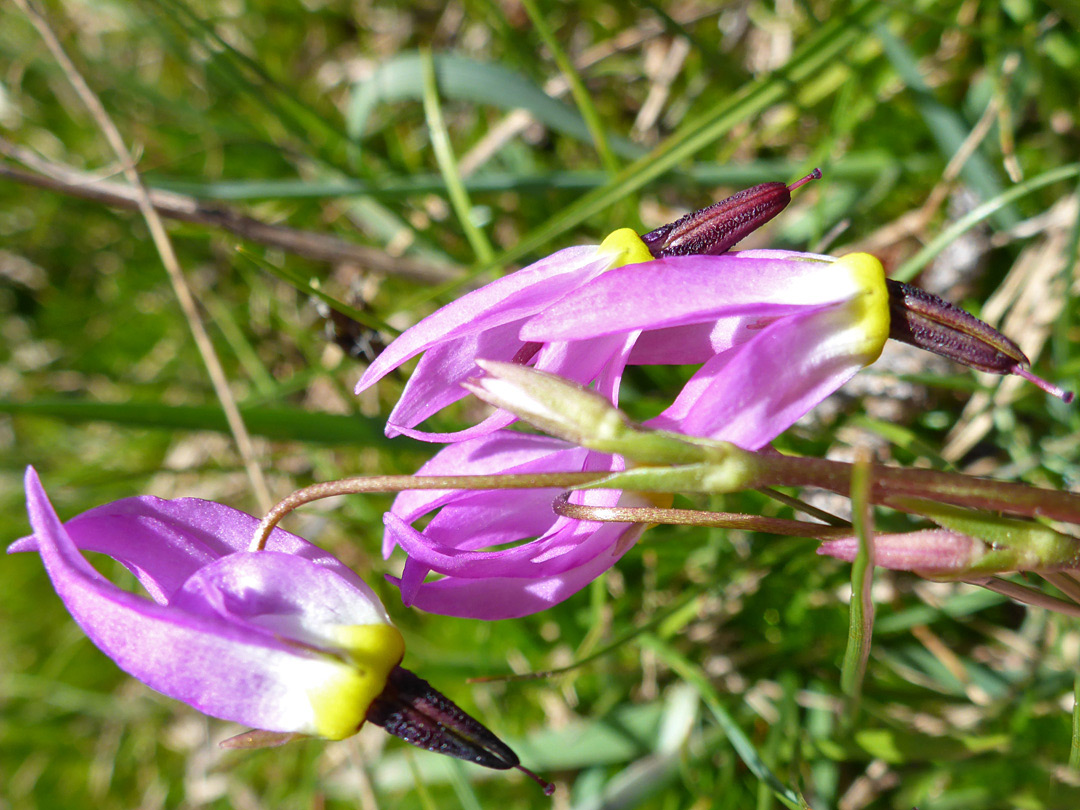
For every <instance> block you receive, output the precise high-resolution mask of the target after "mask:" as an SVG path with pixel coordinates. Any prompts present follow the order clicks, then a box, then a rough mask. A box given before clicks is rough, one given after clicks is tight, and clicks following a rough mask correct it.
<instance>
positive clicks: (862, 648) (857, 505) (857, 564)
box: [840, 455, 874, 730]
mask: <svg viewBox="0 0 1080 810" xmlns="http://www.w3.org/2000/svg"><path fill="white" fill-rule="evenodd" d="M851 507H852V508H851V511H852V520H853V523H854V528H855V535H856V537H858V538H859V551H858V552H857V553H856V555H855V561H854V562H853V563H852V564H851V608H850V612H849V614H848V643H847V649H846V650H845V651H844V664H843V668H842V669H841V674H840V688H841V690H842V691H843V693H844V697H845V704H846V706H845V712H844V721H845V722H844V725H845V726H846V727H847V728H848V729H849V730H850V729H853V728H854V727H855V723H856V720H857V719H858V716H859V704H860V702H861V698H862V684H863V678H864V677H865V675H866V662H867V660H868V659H869V657H870V639H871V637H872V635H873V629H874V602H873V599H872V598H871V594H870V589H871V587H872V585H873V582H874V544H873V536H872V532H873V527H872V512H871V506H870V462H869V459H868V458H866V457H865V455H864V456H863V457H862V458H860V459H858V460H857V461H856V462H855V465H854V466H853V467H852V470H851Z"/></svg>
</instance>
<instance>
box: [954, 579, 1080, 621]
mask: <svg viewBox="0 0 1080 810" xmlns="http://www.w3.org/2000/svg"><path fill="white" fill-rule="evenodd" d="M964 581H965V582H967V583H968V584H969V585H981V586H982V587H983V588H986V589H987V590H988V591H994V592H995V593H1000V594H1001V595H1002V596H1007V597H1009V598H1010V599H1014V600H1016V601H1017V602H1022V603H1023V604H1025V605H1033V606H1035V607H1041V608H1046V609H1047V610H1052V611H1054V612H1055V613H1061V614H1064V615H1065V616H1080V605H1077V604H1075V603H1073V602H1066V601H1065V600H1064V599H1058V598H1057V597H1056V596H1050V595H1049V594H1045V593H1043V592H1042V591H1038V590H1036V589H1035V588H1029V587H1027V586H1026V585H1019V584H1017V583H1015V582H1010V581H1009V580H1007V579H1000V578H998V577H990V578H989V579H979V580H964Z"/></svg>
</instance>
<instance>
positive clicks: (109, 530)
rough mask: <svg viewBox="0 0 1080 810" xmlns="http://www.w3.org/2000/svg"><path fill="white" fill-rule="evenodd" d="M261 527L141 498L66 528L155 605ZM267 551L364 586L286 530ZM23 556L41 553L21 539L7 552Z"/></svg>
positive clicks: (224, 509) (227, 513)
mask: <svg viewBox="0 0 1080 810" xmlns="http://www.w3.org/2000/svg"><path fill="white" fill-rule="evenodd" d="M258 523H259V521H258V519H257V518H254V517H252V516H251V515H248V514H246V513H244V512H241V511H239V510H237V509H232V508H230V507H228V506H225V505H223V504H219V503H214V502H212V501H203V500H200V499H198V498H179V499H176V500H163V499H161V498H154V497H151V496H140V497H135V498H124V499H122V500H119V501H113V502H112V503H108V504H104V505H102V506H98V507H95V508H94V509H90V510H88V511H86V512H83V513H82V514H81V515H78V516H76V517H74V518H72V519H71V520H69V521H68V522H67V523H66V524H64V529H65V530H66V532H67V534H68V536H69V537H70V538H71V539H72V540H73V541H74V543H75V546H76V547H77V548H79V549H81V550H83V551H96V552H100V553H102V554H107V555H109V556H110V557H112V558H113V559H116V560H119V561H120V562H121V563H123V564H124V565H125V566H127V568H128V569H129V570H130V571H131V572H132V573H133V574H135V576H136V577H138V579H139V582H140V584H141V585H142V586H143V587H144V588H146V590H147V591H148V592H149V594H150V595H151V597H153V598H154V600H155V601H157V602H162V603H164V602H167V601H168V600H169V599H170V598H172V594H173V593H174V592H175V591H176V590H177V589H178V588H179V587H180V586H181V585H182V584H183V583H184V581H185V580H187V578H188V577H190V576H191V575H192V574H193V573H194V572H195V571H196V570H198V569H199V568H200V567H201V566H203V565H206V564H207V563H209V562H211V561H213V560H215V559H217V558H219V557H222V556H224V555H226V554H232V553H234V552H236V551H240V550H243V549H246V548H247V547H248V545H249V544H250V543H251V538H252V536H253V535H254V533H255V527H256V526H258ZM266 547H267V549H269V550H272V551H282V552H285V553H287V554H294V555H296V556H299V557H303V558H305V559H308V560H312V561H314V562H318V563H320V564H321V565H326V566H328V567H330V568H332V569H334V570H335V571H337V572H338V573H339V574H340V575H342V576H345V577H348V578H350V579H351V580H352V581H353V582H354V583H357V584H360V585H362V584H363V583H362V582H361V580H360V579H359V577H357V576H356V575H355V574H354V573H353V572H352V571H351V570H350V569H349V568H348V567H346V566H345V565H343V564H342V563H341V562H340V561H339V560H337V559H336V558H335V557H334V556H333V555H331V554H328V553H327V552H326V551H324V550H323V549H321V548H319V547H318V546H316V545H313V544H312V543H309V542H308V541H307V540H304V539H303V538H302V537H297V536H296V535H294V534H290V533H289V532H287V531H285V530H284V529H274V531H273V532H272V533H271V535H270V538H269V540H268V541H267V546H266ZM19 551H38V544H37V542H36V540H35V538H34V537H33V536H30V537H23V538H22V539H20V540H16V541H15V542H14V543H12V544H11V546H10V547H9V548H8V552H9V553H14V552H19Z"/></svg>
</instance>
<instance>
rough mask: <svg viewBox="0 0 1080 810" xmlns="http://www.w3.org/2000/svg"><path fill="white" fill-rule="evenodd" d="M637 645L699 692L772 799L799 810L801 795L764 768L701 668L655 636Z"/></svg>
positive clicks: (641, 639)
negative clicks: (655, 656)
mask: <svg viewBox="0 0 1080 810" xmlns="http://www.w3.org/2000/svg"><path fill="white" fill-rule="evenodd" d="M638 642H639V643H640V644H641V645H642V646H643V647H645V648H646V649H649V650H652V651H653V652H655V653H656V654H657V655H658V656H659V657H660V659H661V660H662V661H663V662H664V663H665V664H667V666H669V667H671V669H672V670H674V671H675V673H676V674H678V675H679V677H681V678H682V679H683V680H684V681H686V682H687V683H689V684H690V685H691V686H693V687H694V688H695V689H697V691H698V694H700V695H701V699H702V700H703V701H704V702H705V705H706V706H708V707H709V711H710V712H712V715H713V718H714V719H715V720H716V722H717V724H718V725H719V726H720V728H721V729H722V730H723V731H724V734H725V735H726V736H727V738H728V742H730V743H731V747H732V748H734V749H735V753H736V754H738V756H739V759H741V760H742V761H743V764H744V765H746V767H747V768H748V769H749V770H750V773H752V774H753V775H754V776H755V777H757V779H759V780H760V781H762V782H764V783H765V784H767V785H768V786H769V789H770V790H771V791H772V792H773V795H774V796H776V798H777V799H779V800H780V801H781V802H783V803H784V804H785V805H787V806H788V807H791V808H797V807H799V806H800V802H799V795H798V794H797V793H796V792H795V791H793V790H792V789H791V788H789V787H787V786H786V785H785V784H784V783H783V782H781V781H780V779H779V778H778V777H777V776H776V774H774V773H773V772H772V770H771V769H770V768H769V766H768V765H766V764H765V760H764V759H762V757H761V755H760V754H759V753H758V751H757V749H756V748H754V745H753V743H751V742H750V739H749V738H748V737H747V736H746V734H745V733H744V732H743V730H742V729H741V728H739V725H738V724H737V723H736V722H735V720H734V719H733V718H732V717H731V715H730V714H728V712H727V709H725V708H724V706H723V703H722V702H721V701H720V695H719V693H718V692H717V691H716V688H715V687H714V686H713V685H712V683H711V682H710V681H709V678H708V677H707V676H706V675H705V673H704V672H702V671H701V668H700V667H698V666H697V665H695V664H693V663H691V662H690V661H689V660H687V659H686V658H684V657H683V656H682V655H680V654H679V653H678V652H676V651H675V650H674V649H672V648H671V647H670V646H669V645H668V644H666V643H665V642H663V641H661V640H660V639H659V638H657V637H656V636H654V635H652V634H645V635H642V636H641V637H640V638H639V639H638Z"/></svg>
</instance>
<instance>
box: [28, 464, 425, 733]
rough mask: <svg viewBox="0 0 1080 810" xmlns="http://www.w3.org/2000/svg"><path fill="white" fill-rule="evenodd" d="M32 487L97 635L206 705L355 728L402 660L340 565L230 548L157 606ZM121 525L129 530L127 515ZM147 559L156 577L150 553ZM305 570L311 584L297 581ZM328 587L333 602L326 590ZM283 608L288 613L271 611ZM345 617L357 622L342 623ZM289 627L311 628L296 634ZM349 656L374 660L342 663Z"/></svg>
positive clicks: (312, 728) (381, 616)
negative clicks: (115, 578) (86, 545)
mask: <svg viewBox="0 0 1080 810" xmlns="http://www.w3.org/2000/svg"><path fill="white" fill-rule="evenodd" d="M26 489H27V504H28V509H29V512H30V522H31V526H32V528H33V530H34V538H35V540H36V547H37V549H38V551H39V552H40V554H41V557H42V561H43V562H44V564H45V568H46V570H47V571H48V574H49V577H50V579H51V580H52V582H53V586H54V587H55V588H56V592H57V594H58V595H59V596H60V598H61V600H62V601H63V602H64V605H65V607H66V608H67V609H68V611H69V612H70V613H71V615H72V616H73V617H74V618H75V620H76V621H77V622H78V623H79V625H80V626H81V627H82V628H83V629H84V630H85V631H86V634H87V635H88V636H89V637H90V638H91V640H93V642H94V643H95V644H96V645H97V646H98V647H99V648H100V649H101V650H102V651H103V652H105V654H106V655H108V656H109V657H110V658H112V659H113V660H114V661H116V663H117V664H118V665H119V666H120V667H121V668H122V669H124V670H125V671H127V672H129V673H131V674H132V675H133V676H135V677H136V678H138V679H139V680H141V681H143V682H144V683H146V684H147V685H148V686H150V687H152V688H154V689H156V690H158V691H160V692H163V693H164V694H166V695H169V696H171V697H174V698H177V699H178V700H181V701H183V702H185V703H188V704H190V705H191V706H194V707H195V708H197V709H199V710H200V711H202V712H204V713H206V714H210V715H213V716H215V717H220V718H223V719H227V720H234V721H236V722H239V723H244V724H246V725H250V726H254V727H256V728H262V729H266V730H269V731H286V732H299V733H305V734H319V735H321V736H327V737H335V738H337V737H342V736H347V735H348V734H351V733H353V732H355V731H356V729H357V728H358V727H359V725H360V724H361V723H362V722H363V717H364V713H365V711H366V709H367V706H368V705H370V702H371V699H373V698H374V696H375V695H376V694H378V692H379V691H381V689H382V686H383V685H384V684H385V676H386V672H389V670H390V669H391V668H392V667H393V666H394V665H396V664H397V662H398V661H399V660H400V658H401V652H402V649H403V647H402V646H401V641H400V634H398V633H397V631H396V630H395V629H394V628H393V627H392V626H390V625H389V624H387V623H386V619H385V613H384V612H383V610H382V606H381V605H379V603H378V600H377V599H375V598H374V594H373V593H372V592H371V591H370V589H367V588H366V586H363V587H362V588H358V587H357V586H356V585H355V584H354V582H353V581H352V580H354V579H355V575H352V574H351V573H350V574H349V576H348V577H343V576H341V575H339V573H338V572H337V571H335V570H334V568H335V567H337V566H340V563H337V566H330V565H324V564H318V563H315V562H311V561H309V560H307V559H304V558H302V557H298V556H292V555H287V554H283V553H274V552H260V553H257V554H245V553H240V554H228V555H227V556H221V557H219V558H218V559H217V560H216V561H215V562H211V563H210V564H209V565H207V566H205V567H203V568H201V569H199V570H198V571H197V572H195V574H193V577H192V579H191V581H190V583H189V584H187V585H185V586H184V587H183V588H182V589H181V590H180V592H179V594H178V595H177V597H176V598H175V600H174V603H173V604H169V605H161V604H156V603H154V602H151V601H149V600H147V599H145V598H143V597H140V596H137V595H134V594H131V593H128V592H126V591H123V590H121V589H120V588H117V587H116V586H115V585H113V584H112V583H110V582H108V581H107V580H106V579H105V578H103V577H102V576H101V575H100V574H98V573H97V572H96V571H95V570H94V569H93V568H92V567H91V566H90V565H89V564H88V563H87V562H86V560H85V559H83V557H82V556H81V555H80V554H79V551H78V549H77V548H76V546H75V543H74V542H73V541H72V539H71V537H70V536H69V534H68V532H67V530H66V529H65V527H64V525H62V524H61V522H60V520H59V518H58V517H57V516H56V513H55V511H54V510H53V508H52V505H51V504H50V503H49V501H48V498H47V496H46V495H45V492H44V490H43V489H42V488H41V484H40V481H38V478H37V475H36V474H35V473H34V471H33V470H32V469H31V470H28V471H27V475H26ZM131 500H134V499H129V501H131ZM195 503H204V502H192V501H188V502H185V503H184V504H183V505H182V506H183V508H182V509H181V512H182V514H184V515H187V516H190V515H191V510H193V509H194V508H195V507H194V504H195ZM128 505H130V503H129V504H128ZM208 511H217V510H208ZM229 511H234V510H229ZM217 514H218V515H219V516H224V517H225V518H226V521H227V522H229V521H228V516H227V515H225V514H224V513H222V512H220V511H217ZM251 520H252V521H254V518H251ZM130 522H131V521H126V523H130ZM195 522H196V523H197V522H199V521H195ZM239 523H240V522H235V523H231V525H230V526H228V527H227V528H226V533H227V534H228V533H230V531H231V530H232V529H235V528H236V527H237V526H238V525H239ZM113 524H114V528H116V527H117V526H119V527H120V528H123V526H124V525H125V521H124V520H123V519H118V520H115V521H113ZM97 530H98V531H101V524H98V526H97ZM247 537H250V534H248V535H247ZM231 539H238V536H236V535H232V537H231ZM102 545H108V544H107V543H103V544H102ZM121 545H122V544H114V546H115V547H120V546H121ZM20 546H21V547H24V548H27V549H29V548H30V546H29V544H25V543H22V544H20ZM285 562H287V563H288V565H287V566H285V567H283V564H284V563H285ZM169 564H170V566H171V567H172V568H173V569H175V562H174V561H173V562H170V563H169ZM143 565H145V567H146V571H147V572H149V574H150V575H153V574H154V565H153V563H152V561H151V560H149V559H147V560H145V561H144V562H143ZM294 568H295V571H296V572H297V577H298V579H299V580H300V587H301V588H303V589H304V590H303V592H300V591H296V590H293V588H294V587H295V586H294V584H293V583H295V582H296V581H297V578H294V577H293V571H294ZM174 573H175V571H174ZM264 588H265V589H266V590H265V591H261V590H260V589H264ZM324 592H325V593H326V594H327V598H326V600H325V601H323V600H321V599H320V597H318V596H317V594H320V593H324ZM346 603H348V606H347V607H346ZM274 609H277V610H279V611H280V614H281V615H280V617H274V616H272V615H270V614H272V613H273V610H274ZM267 611H268V614H267V615H259V614H261V613H263V612H267ZM305 611H306V612H307V615H305ZM256 616H258V619H257V620H256ZM338 616H340V617H341V618H342V620H343V621H344V622H346V623H345V624H342V625H338V626H336V627H331V626H330V624H331V623H332V621H333V619H334V617H338ZM356 620H360V622H361V623H359V624H357V623H356ZM370 622H374V623H370ZM290 628H295V629H296V630H297V631H298V632H300V633H301V636H302V637H300V638H297V637H294V636H290V635H289V629H290ZM327 637H331V638H332V639H333V642H334V646H333V647H332V648H329V649H328V651H327V653H320V652H319V647H318V646H317V645H316V646H315V647H312V646H310V641H311V639H313V638H327ZM342 653H343V654H344V655H346V656H347V657H349V658H350V659H352V660H355V661H358V662H361V663H362V664H363V666H359V665H352V664H345V663H343V662H342V660H341V659H340V657H339V656H340V655H341V654H342ZM390 659H393V660H390ZM365 667H366V668H365ZM380 669H385V672H382V673H381V675H380V673H379V671H378V670H380ZM365 701H366V702H365Z"/></svg>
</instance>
